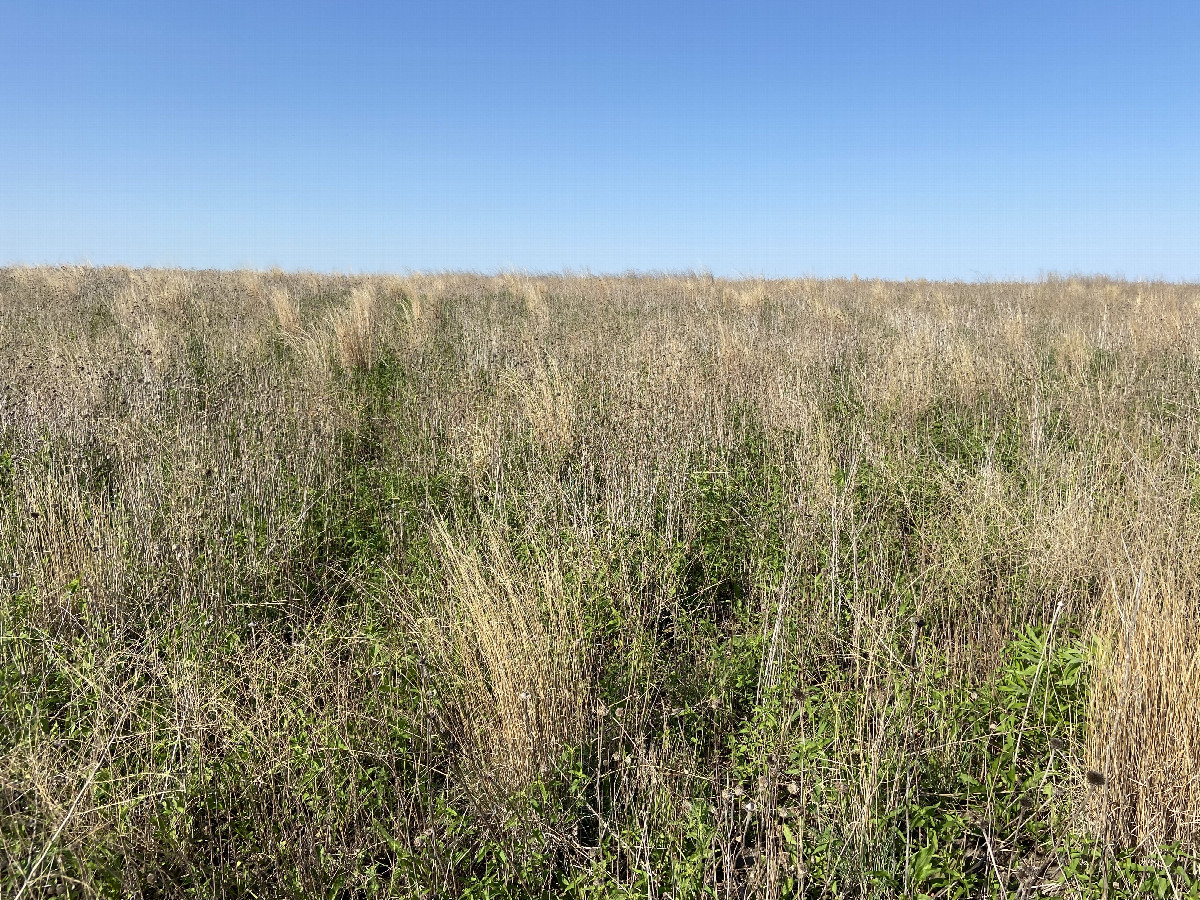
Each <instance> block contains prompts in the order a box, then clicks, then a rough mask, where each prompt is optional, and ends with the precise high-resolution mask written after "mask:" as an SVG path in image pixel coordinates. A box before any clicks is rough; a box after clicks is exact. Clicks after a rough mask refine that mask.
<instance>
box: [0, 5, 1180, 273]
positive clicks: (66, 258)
mask: <svg viewBox="0 0 1200 900" xmlns="http://www.w3.org/2000/svg"><path fill="white" fill-rule="evenodd" d="M80 262H87V263H92V264H97V265H100V264H124V265H131V266H142V265H171V266H184V267H189V268H208V267H221V268H232V267H252V268H268V267H272V266H280V267H282V268H284V269H312V270H318V271H339V272H378V271H392V272H404V271H411V270H425V271H428V270H442V269H469V270H476V271H485V272H491V271H497V270H524V271H533V272H557V271H563V270H568V271H577V272H578V271H591V272H623V271H628V270H638V271H663V270H669V271H679V270H699V271H708V272H712V273H713V274H716V275H728V276H739V275H741V276H760V275H766V276H794V275H818V276H848V275H852V274H855V275H859V276H861V277H885V278H920V277H924V278H961V279H970V280H977V279H1004V278H1037V277H1039V276H1042V275H1045V274H1047V273H1051V272H1054V273H1059V274H1071V273H1087V274H1109V275H1116V276H1124V277H1126V278H1131V279H1140V278H1165V279H1170V280H1181V279H1183V280H1200V4H1198V3H1195V2H1188V3H1177V4H1176V3H1155V2H1140V3H1135V2H1127V3H1106V2H1087V3H1060V2H1052V0H1047V2H1036V3H1024V2H982V0H981V2H973V0H959V2H956V3H925V2H919V0H918V2H905V3H901V2H891V3H863V2H853V0H849V2H832V0H830V2H822V3H759V2H753V0H744V2H729V3H708V2H702V0H700V2H697V0H692V2H686V3H685V2H679V3H676V2H661V3H656V2H653V0H642V2H631V3H626V2H617V0H590V2H574V0H557V2H513V3H498V2H491V3H468V2H458V0H442V2H359V0H339V2H324V3H316V2H301V0H297V2H289V3H280V2H246V0H242V2H223V0H213V2H195V0H192V2H173V0H157V2H103V0H91V2H62V0H36V2H12V0H0V264H11V263H28V264H40V263H80Z"/></svg>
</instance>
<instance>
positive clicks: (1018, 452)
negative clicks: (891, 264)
mask: <svg viewBox="0 0 1200 900" xmlns="http://www.w3.org/2000/svg"><path fill="white" fill-rule="evenodd" d="M1198 410H1200V288H1198V287H1196V286H1190V285H1179V284H1152V283H1124V282H1115V281H1107V280H1102V279H1049V280H1046V281H1043V282H1040V283H1031V284H1018V283H1012V284H999V283H998V284H945V283H928V282H907V283H885V282H877V281H858V280H853V281H851V280H840V281H820V280H796V281H723V280H719V279H713V278H710V277H707V276H683V277H668V276H662V277H632V276H631V277H579V278H574V277H523V276H522V277H518V276H503V277H496V278H485V277H476V276H469V275H452V274H446V275H436V276H434V275H431V276H409V277H403V278H399V277H397V278H390V277H372V278H365V277H362V278H360V277H333V276H319V275H309V274H284V273H281V272H270V273H247V272H232V273H229V272H185V271H161V270H141V271H130V270H125V269H84V268H78V269H77V268H60V269H31V268H25V269H23V268H10V269H4V270H0V575H2V576H3V581H0V894H3V895H4V896H6V897H13V898H25V897H29V898H33V897H46V896H64V895H66V896H71V897H95V896H102V897H143V898H173V897H222V898H235V897H247V898H249V897H296V898H300V897H304V898H309V897H312V898H318V897H319V898H329V900H335V898H337V900H349V898H369V897H385V896H394V897H433V896H447V897H455V896H458V897H512V898H516V897H544V896H553V897H559V896H563V897H579V898H602V897H603V898H617V897H635V896H636V897H647V898H651V900H666V898H668V897H669V898H671V900H682V898H688V897H716V898H731V897H765V898H773V897H814V898H815V897H837V896H862V897H901V896H903V897H918V896H928V897H968V896H969V897H989V896H991V897H1032V896H1062V897H1102V896H1104V897H1117V896H1145V895H1150V896H1163V897H1175V896H1197V894H1198V892H1200V887H1197V886H1196V885H1197V881H1196V875H1197V872H1196V867H1195V862H1194V860H1195V855H1194V854H1195V851H1196V850H1197V849H1198V848H1200V670H1198V662H1200V655H1198V654H1200V615H1198V614H1200V608H1198V604H1200V527H1198V526H1200V419H1198V417H1197V412H1198Z"/></svg>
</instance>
